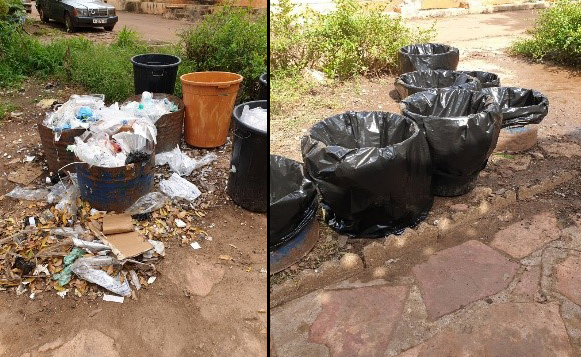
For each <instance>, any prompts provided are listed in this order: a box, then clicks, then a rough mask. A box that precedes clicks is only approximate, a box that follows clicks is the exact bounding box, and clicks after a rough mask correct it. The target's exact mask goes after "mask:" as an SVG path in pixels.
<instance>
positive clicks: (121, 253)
mask: <svg viewBox="0 0 581 357" xmlns="http://www.w3.org/2000/svg"><path fill="white" fill-rule="evenodd" d="M101 239H102V240H103V241H104V242H105V244H107V245H108V246H110V247H111V250H112V251H113V254H115V255H116V256H117V259H119V260H124V259H127V258H133V257H135V256H138V255H139V254H142V253H145V252H147V251H148V250H150V249H153V245H151V243H149V242H148V241H147V240H145V238H144V237H143V236H141V235H140V234H139V233H137V232H129V233H121V234H113V235H110V236H107V237H102V238H101Z"/></svg>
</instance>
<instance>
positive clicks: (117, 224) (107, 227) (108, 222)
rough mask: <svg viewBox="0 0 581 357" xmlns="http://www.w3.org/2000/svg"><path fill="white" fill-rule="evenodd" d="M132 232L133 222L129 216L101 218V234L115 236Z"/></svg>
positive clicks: (116, 215) (111, 215) (115, 215)
mask: <svg viewBox="0 0 581 357" xmlns="http://www.w3.org/2000/svg"><path fill="white" fill-rule="evenodd" d="M132 231H133V220H132V219H131V215H129V214H108V215H105V216H103V233H104V234H105V235H108V234H116V233H126V232H132Z"/></svg>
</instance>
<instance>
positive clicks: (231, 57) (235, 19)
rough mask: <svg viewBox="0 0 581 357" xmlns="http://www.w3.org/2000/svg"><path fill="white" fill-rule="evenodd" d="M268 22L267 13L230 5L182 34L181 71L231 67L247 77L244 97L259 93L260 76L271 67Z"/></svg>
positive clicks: (229, 68) (235, 71) (213, 69)
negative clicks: (182, 58)
mask: <svg viewBox="0 0 581 357" xmlns="http://www.w3.org/2000/svg"><path fill="white" fill-rule="evenodd" d="M267 33H268V22H267V16H266V15H265V14H259V15H256V14H254V13H253V12H252V10H250V9H247V8H236V7H229V6H226V7H224V8H223V9H222V10H217V11H215V12H213V13H212V14H210V15H208V16H206V17H205V18H204V20H203V21H202V22H201V23H199V24H198V25H197V26H195V27H192V28H190V29H188V30H186V31H184V32H183V33H182V34H181V38H182V44H183V49H184V51H185V57H186V58H185V61H184V62H183V63H182V65H180V67H181V68H180V74H183V73H187V72H192V71H227V72H234V73H238V74H240V75H242V76H243V77H244V82H243V87H242V93H241V99H242V100H248V99H254V98H256V96H257V89H258V84H257V81H258V77H260V75H261V74H262V73H264V72H266V69H267V63H268V37H267Z"/></svg>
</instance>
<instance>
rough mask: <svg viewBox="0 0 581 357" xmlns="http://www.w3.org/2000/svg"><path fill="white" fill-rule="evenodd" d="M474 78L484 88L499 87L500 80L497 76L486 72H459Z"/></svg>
mask: <svg viewBox="0 0 581 357" xmlns="http://www.w3.org/2000/svg"><path fill="white" fill-rule="evenodd" d="M458 72H461V73H464V74H467V75H469V76H471V77H474V78H476V79H478V80H479V81H480V84H481V85H482V88H490V87H499V86H500V78H499V77H498V75H497V74H495V73H491V72H484V71H458Z"/></svg>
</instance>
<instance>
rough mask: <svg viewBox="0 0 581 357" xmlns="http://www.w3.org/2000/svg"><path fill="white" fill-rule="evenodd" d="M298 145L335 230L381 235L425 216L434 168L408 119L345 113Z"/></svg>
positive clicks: (315, 128) (324, 122)
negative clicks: (300, 146)
mask: <svg viewBox="0 0 581 357" xmlns="http://www.w3.org/2000/svg"><path fill="white" fill-rule="evenodd" d="M301 145H302V155H303V159H304V162H305V169H306V172H307V176H308V177H309V178H311V179H312V180H313V182H314V183H315V185H316V186H317V189H318V191H319V194H320V196H321V206H322V208H323V210H324V213H325V221H326V223H327V224H329V225H330V226H331V227H332V228H333V229H334V230H336V231H337V232H339V233H341V234H345V235H349V236H360V237H383V236H385V235H388V234H391V233H396V234H399V233H401V232H402V231H403V230H404V229H405V228H406V227H410V226H414V225H415V224H417V223H419V222H420V221H422V220H423V219H424V218H425V217H426V216H427V214H428V211H429V210H430V208H431V206H432V203H433V196H432V194H431V192H430V182H431V175H432V164H431V160H430V153H429V148H428V145H427V142H426V139H425V137H424V135H423V134H422V132H421V130H420V128H419V126H418V125H417V124H416V123H414V122H413V121H412V120H410V119H407V118H404V117H402V116H400V115H397V114H392V113H385V112H346V113H343V114H339V115H335V116H333V117H330V118H327V119H325V120H322V121H320V122H318V123H317V124H315V125H314V126H313V127H312V128H311V129H310V131H309V132H308V133H307V135H306V136H304V137H303V139H302V143H301Z"/></svg>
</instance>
